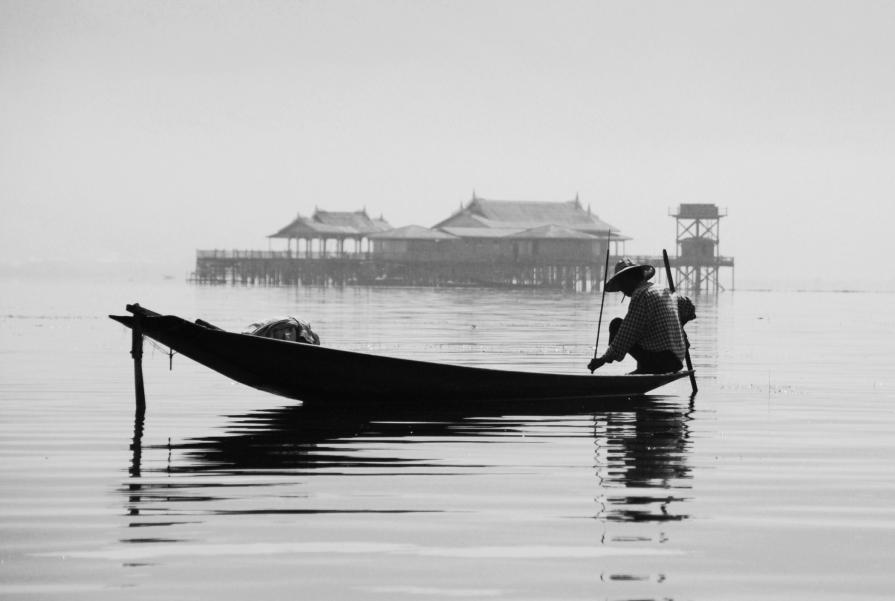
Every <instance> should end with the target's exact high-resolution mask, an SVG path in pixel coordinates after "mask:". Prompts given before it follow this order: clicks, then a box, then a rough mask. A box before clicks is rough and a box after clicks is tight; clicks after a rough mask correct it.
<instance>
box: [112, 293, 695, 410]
mask: <svg viewBox="0 0 895 601" xmlns="http://www.w3.org/2000/svg"><path fill="white" fill-rule="evenodd" d="M127 309H128V310H129V311H131V312H132V313H133V314H134V315H133V316H130V315H128V316H124V315H110V316H109V317H111V318H112V319H114V320H115V321H117V322H119V323H122V324H124V325H126V326H128V327H130V328H134V327H137V328H139V329H140V330H142V333H143V334H144V335H145V336H149V337H150V338H152V339H154V340H156V341H158V342H160V343H161V344H163V345H165V346H168V347H170V348H171V349H173V350H174V351H175V352H177V353H179V354H181V355H185V356H187V357H189V358H190V359H193V360H194V361H196V362H198V363H201V364H202V365H205V366H206V367H210V368H211V369H213V370H215V371H217V372H219V373H221V374H224V375H225V376H227V377H229V378H232V379H234V380H236V381H237V382H241V383H242V384H246V385H248V386H252V387H253V388H257V389H259V390H264V391H266V392H271V393H273V394H278V395H281V396H284V397H288V398H291V399H296V400H301V401H305V402H327V403H337V402H341V403H352V404H358V403H360V404H374V403H379V404H381V403H399V402H400V403H431V402H439V403H445V402H453V403H462V402H470V401H474V402H484V401H508V400H512V401H515V400H568V399H587V398H595V397H614V396H630V395H638V394H643V393H645V392H648V391H650V390H653V389H655V388H658V387H660V386H663V385H665V384H668V383H669V382H673V381H675V380H678V379H680V378H683V377H687V376H688V375H689V372H686V371H682V372H677V373H669V374H657V375H652V374H649V375H648V374H644V375H568V374H549V373H533V372H521V371H509V370H499V369H486V368H480V367H465V366H460V365H448V364H442V363H432V362H426V361H414V360H410V359H398V358H395V357H383V356H379V355H371V354H366V353H357V352H352V351H344V350H338V349H333V348H327V347H325V346H315V345H311V344H304V343H300V342H290V341H286V340H274V339H271V338H263V337H260V336H253V335H250V334H237V333H234V332H227V331H225V330H222V329H220V328H217V327H215V326H213V325H211V324H209V323H207V322H204V321H202V320H197V321H196V322H195V323H192V322H189V321H186V320H184V319H181V318H180V317H176V316H174V315H160V314H158V313H155V312H153V311H150V310H148V309H145V308H143V307H140V306H139V305H128V306H127Z"/></svg>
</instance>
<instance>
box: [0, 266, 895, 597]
mask: <svg viewBox="0 0 895 601" xmlns="http://www.w3.org/2000/svg"><path fill="white" fill-rule="evenodd" d="M0 285H2V289H3V294H2V298H0V354H2V360H0V597H3V598H10V599H17V598H22V599H73V598H74V599H122V598H126V599H156V598H165V599H210V598H214V599H243V598H246V597H247V596H249V595H253V596H255V597H256V598H259V599H260V598H265V599H286V598H305V599H420V598H424V599H455V598H473V599H486V598H487V599H492V598H493V599H656V600H659V599H889V598H891V595H892V590H893V589H895V577H893V575H892V573H893V567H892V566H893V560H892V554H893V550H895V467H893V466H895V461H893V460H895V452H893V451H895V441H893V435H892V432H893V430H895V405H893V401H895V370H893V368H892V365H891V362H892V357H893V355H895V353H893V351H895V348H893V342H892V340H895V319H893V318H892V314H891V306H892V304H893V301H895V295H890V294H835V293H768V292H736V293H728V294H723V295H721V296H720V297H719V298H717V299H714V298H706V299H697V310H698V312H699V318H698V319H697V321H696V322H694V323H693V324H691V325H689V326H688V329H689V330H690V335H691V338H692V340H693V343H694V349H693V350H694V362H695V364H696V368H697V369H698V372H699V381H700V387H701V391H700V393H699V395H698V396H697V397H696V399H695V400H694V401H692V402H691V400H690V399H689V384H688V383H687V382H686V381H683V382H678V383H675V384H672V385H670V386H667V387H665V388H663V389H661V390H659V391H657V393H656V394H653V395H650V396H648V397H646V398H641V399H631V400H628V401H623V402H619V401H616V402H612V403H606V402H593V403H584V404H581V403H577V404H568V405H567V406H556V405H553V406H551V407H549V409H537V408H532V407H520V406H513V405H497V406H487V407H482V408H481V409H468V410H465V411H463V412H460V411H448V410H443V409H439V408H438V407H437V406H436V407H431V408H429V409H426V410H424V411H420V410H416V411H412V410H395V411H391V412H388V413H382V412H380V413H375V414H365V413H363V412H359V411H353V412H348V413H346V412H335V413H334V412H322V411H320V410H310V409H309V408H303V407H301V406H300V405H299V404H298V403H293V402H290V401H288V400H286V399H281V398H279V397H275V396H271V395H267V394H264V393H261V392H257V391H254V390H252V389H248V388H246V387H243V386H241V385H239V384H235V383H233V382H231V381H229V380H227V379H225V378H224V377H223V376H220V375H218V374H216V373H214V372H211V371H210V370H207V369H205V368H203V367H201V366H199V365H196V364H194V363H193V362H191V361H190V360H188V359H186V358H183V357H179V356H174V358H173V370H170V371H169V357H168V355H167V353H166V351H165V350H164V349H158V350H155V349H154V348H153V347H151V346H149V345H147V353H146V356H145V359H144V370H145V376H146V389H147V404H148V410H147V412H146V415H145V417H144V418H142V419H141V418H140V417H139V416H137V415H135V411H134V402H133V382H132V364H131V360H130V356H129V354H128V350H129V345H130V334H129V331H128V330H126V329H125V328H123V327H122V326H119V325H118V324H115V323H114V322H112V321H110V320H109V319H107V318H106V317H105V315H106V314H108V313H122V312H123V309H124V305H125V303H127V302H133V301H139V302H141V303H142V304H143V305H144V306H147V307H150V308H153V309H155V310H158V311H161V312H170V313H175V314H179V315H181V316H183V317H188V318H195V317H203V318H205V319H207V320H209V321H212V322H214V323H217V324H219V325H221V326H223V327H226V328H232V329H240V328H242V327H243V326H245V325H246V324H248V323H250V322H252V321H254V320H257V319H258V318H261V317H267V316H273V315H280V314H294V315H296V316H299V317H302V318H305V319H309V320H310V321H311V322H312V324H313V326H314V329H315V330H316V331H318V332H319V333H320V335H321V337H322V339H323V343H324V344H325V345H329V346H334V347H338V348H346V349H354V350H361V351H367V352H374V353H381V354H387V355H394V356H401V357H413V358H421V359H426V360H433V361H445V362H452V363H460V364H466V365H481V366H492V367H502V368H510V369H525V370H537V371H556V372H570V373H581V372H582V371H583V370H584V365H585V364H586V363H587V360H588V359H589V358H590V356H591V355H592V354H593V343H594V336H595V317H596V314H597V310H598V308H599V307H598V303H599V297H595V296H591V295H575V294H560V293H552V292H551V293H547V292H493V291H483V290H474V289H467V290H428V289H420V290H408V289H364V288H359V289H356V288H348V289H332V288H330V289H291V288H279V289H276V288H231V287H194V286H189V285H186V284H183V283H181V282H159V283H155V284H146V283H137V282H131V283H124V284H120V285H117V284H108V283H83V282H61V283H60V282H52V283H51V282H21V281H15V280H7V281H3V282H2V283H0ZM625 308H626V306H625V305H621V304H618V302H617V299H614V298H613V299H610V300H609V302H608V304H607V310H606V314H605V315H604V323H607V322H608V320H609V319H611V318H612V317H614V316H616V315H621V314H623V313H624V311H625ZM604 335H605V332H604ZM604 342H605V339H604ZM632 368H633V367H632V366H631V365H629V364H626V365H621V366H619V365H612V366H608V367H607V368H606V370H608V373H612V372H618V373H621V372H624V371H627V370H630V369H632ZM420 404H421V405H425V391H424V390H421V391H420Z"/></svg>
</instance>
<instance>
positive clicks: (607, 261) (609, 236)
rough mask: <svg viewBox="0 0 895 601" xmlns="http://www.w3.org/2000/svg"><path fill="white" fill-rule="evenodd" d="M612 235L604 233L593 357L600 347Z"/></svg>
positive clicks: (595, 356) (610, 232) (610, 231)
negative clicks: (598, 311)
mask: <svg viewBox="0 0 895 601" xmlns="http://www.w3.org/2000/svg"><path fill="white" fill-rule="evenodd" d="M611 237H612V230H609V233H608V234H607V235H606V264H605V265H604V266H603V296H602V298H600V318H599V319H598V320H597V341H596V342H595V343H594V359H596V358H597V352H598V350H599V348H600V329H601V326H602V325H603V305H604V304H605V302H606V278H607V276H608V275H609V239H610V238H611Z"/></svg>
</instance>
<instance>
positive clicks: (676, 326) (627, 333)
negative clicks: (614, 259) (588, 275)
mask: <svg viewBox="0 0 895 601" xmlns="http://www.w3.org/2000/svg"><path fill="white" fill-rule="evenodd" d="M655 273H656V270H655V269H653V267H651V266H650V265H638V264H636V263H634V262H633V261H631V260H630V259H627V258H625V259H622V260H621V261H619V262H618V263H616V265H615V273H614V274H613V275H612V277H611V278H609V281H607V282H606V290H607V291H608V292H622V293H623V294H624V295H625V296H629V297H631V304H630V305H629V306H628V313H627V315H625V318H624V319H621V318H619V317H616V318H615V319H613V320H612V321H611V322H610V324H609V348H607V349H606V352H605V353H603V355H602V356H600V357H595V358H594V359H591V361H590V363H588V365H587V368H588V369H589V370H590V371H591V373H593V372H594V370H595V369H598V368H600V367H602V366H603V365H605V364H606V363H611V362H613V361H621V360H622V359H624V358H625V355H626V354H628V355H631V356H632V357H634V359H636V360H637V369H636V370H635V371H633V372H631V373H635V374H663V373H671V372H676V371H680V370H681V368H682V367H683V362H684V355H685V353H686V349H687V346H688V344H687V340H686V336H685V335H684V330H683V326H682V323H686V322H687V321H689V320H690V319H693V318H694V317H695V316H696V314H695V310H694V309H693V303H692V302H690V300H689V299H687V298H686V297H678V296H676V295H674V294H672V293H671V292H670V291H669V290H667V289H665V288H659V287H658V286H655V285H653V284H652V283H650V282H649V281H647V280H649V279H650V278H652V277H653V276H654V275H655Z"/></svg>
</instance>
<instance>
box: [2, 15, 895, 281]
mask: <svg viewBox="0 0 895 601" xmlns="http://www.w3.org/2000/svg"><path fill="white" fill-rule="evenodd" d="M893 31H895V4H892V3H888V2H871V1H866V0H863V1H858V2H849V3H843V2H835V1H819V2H813V1H812V2H809V1H806V0H783V1H782V2H775V3H759V2H709V1H683V2H675V3H665V2H643V3H636V4H634V3H621V2H599V1H582V2H573V1H561V2H543V1H537V2H535V1H522V0H514V1H491V0H485V1H481V2H438V1H410V0H404V1H377V2H357V1H345V2H322V1H309V2H301V3H299V2H292V1H269V2H263V3H261V2H234V1H226V0H223V1H214V2H212V1H197V2H186V3H179V2H133V1H110V0H98V1H91V2H86V1H77V0H76V1H70V2H62V1H55V0H50V1H47V2H28V1H25V0H0V207H2V210H3V214H4V217H3V220H2V221H0V264H4V265H5V266H6V267H7V269H14V268H15V266H17V265H23V264H25V265H30V264H47V263H53V262H63V263H64V264H73V263H74V264H83V265H84V270H85V271H88V272H89V271H91V269H92V267H91V265H94V266H95V265H115V266H125V267H126V266H130V265H140V264H143V265H149V266H157V268H158V272H159V273H172V272H173V275H175V276H180V275H182V274H183V273H184V272H185V271H188V270H189V269H191V268H192V265H193V262H194V260H195V250H196V249H197V248H259V249H266V248H267V244H268V242H267V239H266V236H267V235H268V234H271V233H273V232H274V231H276V230H277V229H279V228H280V227H282V226H283V225H285V224H286V223H288V222H289V221H290V220H291V219H293V218H294V217H295V215H296V213H299V212H300V213H302V214H306V215H308V214H311V213H312V212H313V211H314V208H315V206H316V207H320V208H323V209H329V210H356V209H361V208H364V207H365V208H366V209H367V210H368V211H369V212H370V213H371V214H373V215H379V214H380V213H381V214H383V215H384V216H385V217H386V219H388V220H389V221H390V222H391V223H392V225H394V226H401V225H407V224H412V223H414V224H420V225H425V226H431V225H433V224H434V223H436V222H437V221H439V220H441V219H443V218H445V217H446V216H447V215H449V214H450V213H452V212H453V211H455V210H456V209H457V207H458V206H459V204H460V203H461V202H462V203H465V202H467V201H468V200H469V199H470V197H471V195H472V192H473V190H475V192H476V193H477V194H478V195H479V196H481V197H484V198H494V199H507V200H555V201H561V200H570V199H572V198H574V197H575V196H576V194H577V195H578V196H579V197H580V199H581V202H582V204H583V205H584V206H585V207H587V206H588V205H590V206H591V208H592V210H593V211H594V213H596V214H598V215H599V216H600V217H601V218H602V219H604V220H606V221H608V222H609V223H611V224H613V225H615V226H616V227H618V228H619V229H620V230H622V232H624V233H625V234H626V235H628V236H630V237H631V238H633V240H632V241H631V242H629V243H628V245H627V249H628V251H629V252H631V253H632V254H657V253H658V252H660V250H661V248H662V247H666V248H668V249H669V250H671V249H673V248H674V234H675V230H674V221H673V219H672V218H670V217H669V216H668V214H667V213H668V209H669V208H670V207H674V206H676V205H678V204H681V203H690V202H709V203H716V204H718V205H719V206H721V207H724V208H726V209H727V210H728V214H729V216H728V217H726V218H725V219H724V220H723V221H722V224H721V245H720V247H721V251H722V253H723V254H724V255H729V256H734V257H735V258H736V261H737V267H736V281H737V287H776V286H785V287H820V288H842V287H848V288H859V289H888V290H895V275H893V274H892V273H891V272H888V271H883V270H882V269H881V268H880V267H879V265H880V264H881V263H882V262H883V261H885V259H886V258H887V257H888V256H890V255H891V254H892V253H893V251H895V244H893V242H892V237H891V233H890V230H891V222H892V221H893V217H895V209H893V199H895V170H893V165H895V160H893V159H895V39H893V36H892V32H893ZM153 269H156V267H151V269H150V271H152V270H153ZM722 277H723V278H726V274H725V275H724V276H722ZM722 281H725V280H722Z"/></svg>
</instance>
